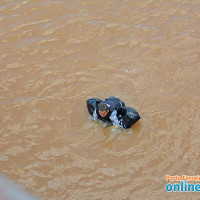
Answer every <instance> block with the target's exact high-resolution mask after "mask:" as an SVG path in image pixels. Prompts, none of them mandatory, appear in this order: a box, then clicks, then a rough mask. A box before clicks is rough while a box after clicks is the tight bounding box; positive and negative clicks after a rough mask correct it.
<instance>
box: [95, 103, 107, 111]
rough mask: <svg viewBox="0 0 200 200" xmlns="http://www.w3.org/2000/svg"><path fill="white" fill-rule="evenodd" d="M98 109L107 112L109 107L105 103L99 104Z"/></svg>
mask: <svg viewBox="0 0 200 200" xmlns="http://www.w3.org/2000/svg"><path fill="white" fill-rule="evenodd" d="M97 108H98V110H100V111H107V110H108V106H107V105H106V104H105V103H100V104H98V106H97Z"/></svg>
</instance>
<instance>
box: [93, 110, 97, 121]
mask: <svg viewBox="0 0 200 200" xmlns="http://www.w3.org/2000/svg"><path fill="white" fill-rule="evenodd" d="M92 117H93V120H95V121H96V120H97V119H98V116H97V111H96V109H95V110H94V112H93V115H92Z"/></svg>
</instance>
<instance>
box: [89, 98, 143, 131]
mask: <svg viewBox="0 0 200 200" xmlns="http://www.w3.org/2000/svg"><path fill="white" fill-rule="evenodd" d="M110 99H111V100H112V99H113V100H114V101H115V100H118V102H119V103H120V106H119V107H118V108H117V110H118V111H117V117H118V120H119V121H120V125H121V126H122V127H123V128H125V129H127V128H131V126H132V125H133V124H135V123H136V122H137V121H138V120H139V119H140V115H139V114H138V112H137V111H136V110H135V109H133V108H130V107H125V103H124V102H123V101H121V100H120V99H118V98H109V99H105V100H110ZM102 101H103V100H101V99H98V98H92V99H88V100H87V101H86V104H87V109H88V112H89V114H90V115H91V116H93V113H94V111H95V109H96V108H97V105H98V104H99V103H100V102H102ZM100 120H101V119H100ZM101 121H104V122H108V123H109V122H110V121H105V120H101Z"/></svg>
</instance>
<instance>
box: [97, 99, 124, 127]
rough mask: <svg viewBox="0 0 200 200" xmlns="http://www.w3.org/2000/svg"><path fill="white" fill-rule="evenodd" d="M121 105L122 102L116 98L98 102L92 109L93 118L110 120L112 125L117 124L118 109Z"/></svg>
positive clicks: (104, 120) (118, 122)
mask: <svg viewBox="0 0 200 200" xmlns="http://www.w3.org/2000/svg"><path fill="white" fill-rule="evenodd" d="M121 106H122V102H121V101H120V100H119V99H117V98H109V99H106V100H105V101H102V102H100V103H99V104H98V105H97V108H96V109H95V110H94V113H93V119H94V120H95V121H96V120H97V119H99V120H101V121H103V122H111V123H112V124H113V125H114V126H119V125H121V124H120V121H119V119H118V117H117V116H118V110H119V108H120V107H121Z"/></svg>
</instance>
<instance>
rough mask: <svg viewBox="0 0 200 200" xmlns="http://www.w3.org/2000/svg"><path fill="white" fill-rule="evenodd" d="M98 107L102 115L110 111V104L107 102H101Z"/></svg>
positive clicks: (104, 115)
mask: <svg viewBox="0 0 200 200" xmlns="http://www.w3.org/2000/svg"><path fill="white" fill-rule="evenodd" d="M97 107H98V111H99V114H100V115H101V117H103V118H104V117H106V115H107V114H108V113H109V109H108V106H107V105H106V104H105V103H100V104H99V105H98V106H97Z"/></svg>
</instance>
